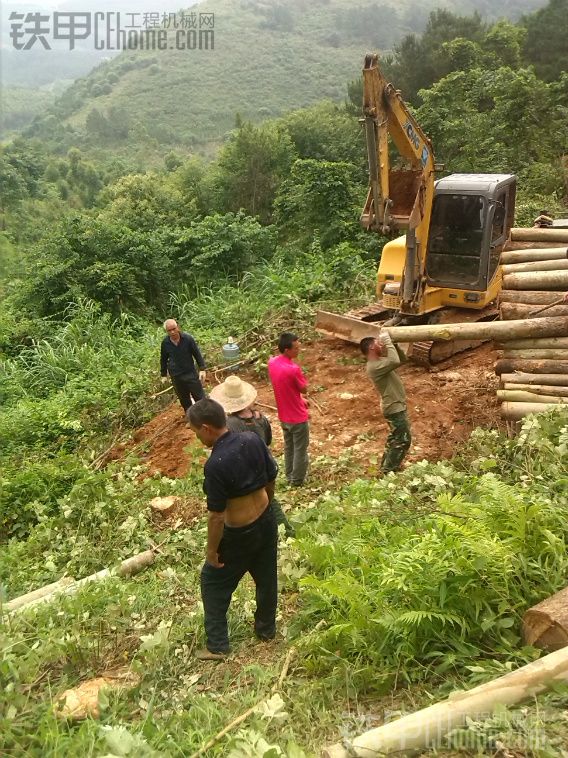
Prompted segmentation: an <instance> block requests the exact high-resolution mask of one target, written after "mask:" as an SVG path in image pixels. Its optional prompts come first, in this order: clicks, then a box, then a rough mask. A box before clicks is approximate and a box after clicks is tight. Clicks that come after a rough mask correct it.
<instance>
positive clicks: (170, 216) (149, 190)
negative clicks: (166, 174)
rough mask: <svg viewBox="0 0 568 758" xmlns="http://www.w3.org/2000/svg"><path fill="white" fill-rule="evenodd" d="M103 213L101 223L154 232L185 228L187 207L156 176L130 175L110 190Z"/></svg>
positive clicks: (176, 191)
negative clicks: (170, 228)
mask: <svg viewBox="0 0 568 758" xmlns="http://www.w3.org/2000/svg"><path fill="white" fill-rule="evenodd" d="M101 203H104V205H105V207H104V208H103V209H102V210H101V211H100V212H99V215H98V218H99V220H100V221H104V222H108V223H110V224H121V225H123V226H125V227H128V228H129V229H133V230H146V231H151V230H152V229H156V228H159V227H162V226H173V227H176V226H183V225H185V224H186V223H187V222H188V221H189V219H188V218H187V206H186V205H185V204H184V201H183V198H182V196H181V193H180V192H179V190H177V189H176V188H175V186H174V185H172V183H171V181H169V180H166V179H163V178H162V177H160V176H159V174H156V173H154V172H151V173H148V174H130V175H128V176H124V177H122V178H121V179H118V181H116V182H115V183H114V184H112V185H111V186H110V187H107V188H106V190H105V192H104V194H103V196H102V197H101Z"/></svg>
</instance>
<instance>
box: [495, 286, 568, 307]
mask: <svg viewBox="0 0 568 758" xmlns="http://www.w3.org/2000/svg"><path fill="white" fill-rule="evenodd" d="M561 297H564V292H558V291H554V290H552V291H549V292H546V291H543V290H501V292H500V294H499V302H501V303H528V304H529V305H534V306H535V309H536V306H537V305H550V303H553V302H554V301H555V300H558V299H559V298H561Z"/></svg>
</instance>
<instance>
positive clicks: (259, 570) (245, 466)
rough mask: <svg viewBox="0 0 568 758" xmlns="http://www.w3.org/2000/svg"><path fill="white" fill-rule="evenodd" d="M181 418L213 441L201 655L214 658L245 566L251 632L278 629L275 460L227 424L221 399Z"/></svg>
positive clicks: (223, 647) (223, 648)
mask: <svg viewBox="0 0 568 758" xmlns="http://www.w3.org/2000/svg"><path fill="white" fill-rule="evenodd" d="M187 419H188V421H189V424H190V426H191V429H192V431H193V432H194V433H195V435H196V436H197V438H198V439H199V440H200V441H201V442H202V443H203V444H204V445H205V446H206V447H209V448H211V455H210V456H209V458H208V460H207V462H206V463H205V466H204V468H203V474H204V481H203V489H204V491H205V494H206V496H207V512H208V518H207V552H206V559H205V563H204V564H203V567H202V569H201V598H202V600H203V611H204V615H205V636H206V647H205V648H204V649H203V650H200V651H198V652H197V653H196V657H197V658H198V659H199V660H209V661H219V660H222V659H223V658H225V656H226V655H227V654H228V653H229V652H230V645H229V634H228V627H227V611H228V609H229V605H230V603H231V598H232V596H233V592H234V591H235V590H236V588H237V585H238V584H239V582H240V581H241V579H242V578H243V576H244V575H245V574H246V573H247V572H248V573H249V574H250V575H251V576H252V578H253V580H254V583H255V585H256V612H255V616H254V631H255V634H256V636H257V637H258V638H259V639H260V640H264V641H268V640H271V639H273V638H274V636H275V635H276V606H277V602H278V580H277V568H276V562H277V550H278V528H277V526H276V519H275V518H274V513H273V512H272V508H271V507H270V500H271V499H272V496H273V493H274V480H275V479H276V474H277V472H278V467H277V466H276V463H275V462H274V459H273V458H272V456H271V455H270V452H269V450H268V448H267V447H266V445H265V444H264V442H263V441H262V440H261V439H260V438H259V436H258V435H257V434H252V433H251V432H242V433H240V434H235V433H234V432H231V431H229V429H228V428H227V418H226V416H225V411H224V410H223V406H221V405H219V403H217V402H215V400H211V398H204V399H203V400H198V401H197V403H194V404H193V405H192V406H191V407H190V408H189V410H188V412H187Z"/></svg>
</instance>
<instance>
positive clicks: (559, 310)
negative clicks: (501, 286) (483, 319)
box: [499, 271, 568, 321]
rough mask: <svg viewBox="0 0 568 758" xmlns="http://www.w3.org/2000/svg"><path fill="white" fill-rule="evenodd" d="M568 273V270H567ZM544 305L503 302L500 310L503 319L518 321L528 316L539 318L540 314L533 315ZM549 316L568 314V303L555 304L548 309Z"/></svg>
mask: <svg viewBox="0 0 568 758" xmlns="http://www.w3.org/2000/svg"><path fill="white" fill-rule="evenodd" d="M566 273H567V274H568V271H567V272H566ZM539 308H544V306H543V305H541V306H538V305H532V304H531V305H529V304H528V303H527V304H525V303H501V305H500V306H499V311H500V313H501V319H502V320H503V321H518V320H519V319H526V318H539V314H538V313H537V314H535V315H534V316H533V315H531V314H533V313H534V312H535V311H538V310H539ZM546 314H547V316H549V317H551V318H552V317H554V316H568V303H567V304H566V305H553V306H552V307H551V308H549V309H548V310H547V311H546Z"/></svg>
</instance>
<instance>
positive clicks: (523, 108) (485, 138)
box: [417, 67, 565, 173]
mask: <svg viewBox="0 0 568 758" xmlns="http://www.w3.org/2000/svg"><path fill="white" fill-rule="evenodd" d="M421 97H422V99H423V105H422V106H421V107H420V108H419V109H418V111H417V117H418V120H419V122H420V124H421V125H422V127H423V128H424V130H425V131H426V132H427V133H428V134H430V136H431V137H432V141H433V145H434V151H435V154H436V158H437V159H438V160H441V161H442V162H444V163H445V164H446V169H447V170H449V171H464V172H476V171H480V172H499V171H503V172H512V173H519V172H522V171H524V170H526V169H527V168H528V167H529V166H530V165H531V164H532V163H533V162H538V161H544V162H551V161H554V160H555V159H557V158H558V156H559V155H560V153H561V150H562V147H561V146H560V144H559V143H558V142H557V141H556V136H555V135H556V133H557V130H558V129H560V130H561V124H562V121H563V116H562V113H561V108H559V107H558V105H557V103H556V101H555V97H554V93H553V90H552V89H551V87H550V86H547V85H545V84H543V82H542V81H540V80H539V79H537V77H536V76H535V74H534V72H533V71H532V70H531V69H520V70H518V71H514V70H513V69H511V68H507V67H501V68H498V69H496V70H487V69H482V68H474V69H470V70H467V71H454V72H453V73H451V74H449V75H448V76H446V77H444V78H443V79H441V80H440V81H439V82H437V83H436V84H435V85H434V86H433V87H431V88H430V89H429V90H423V91H422V92H421ZM564 131H565V128H564Z"/></svg>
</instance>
